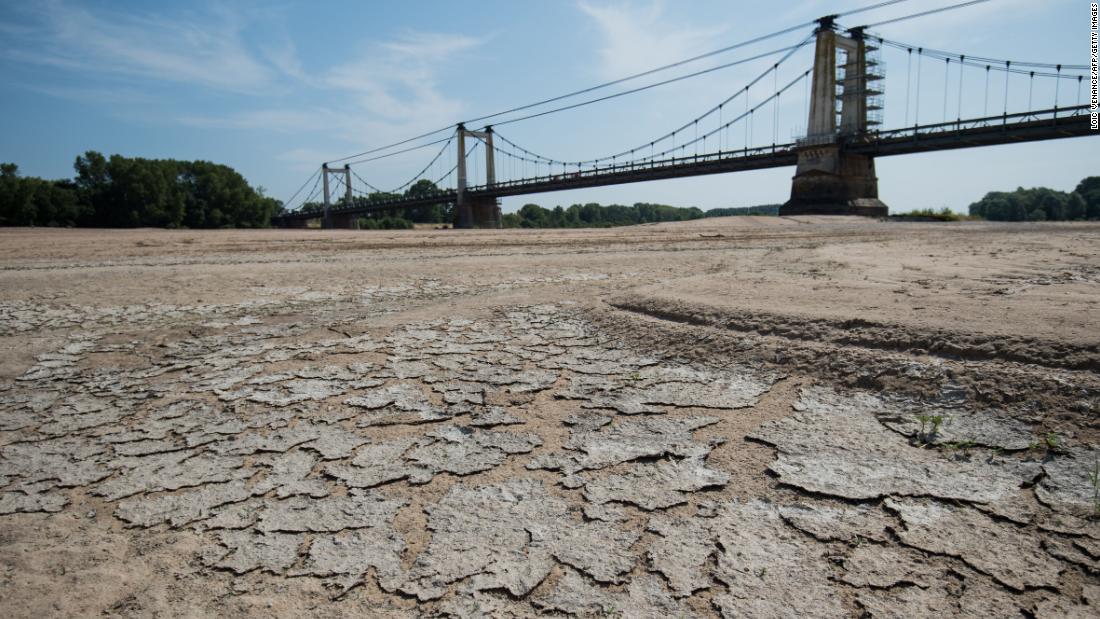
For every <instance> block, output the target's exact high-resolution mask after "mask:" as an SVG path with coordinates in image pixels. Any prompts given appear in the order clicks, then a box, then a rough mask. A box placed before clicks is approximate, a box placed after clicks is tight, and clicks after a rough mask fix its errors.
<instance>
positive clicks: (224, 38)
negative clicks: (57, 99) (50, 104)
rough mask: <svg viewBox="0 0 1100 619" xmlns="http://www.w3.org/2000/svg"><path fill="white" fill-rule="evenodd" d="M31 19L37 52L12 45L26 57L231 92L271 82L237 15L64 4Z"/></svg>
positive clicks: (15, 55)
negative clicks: (94, 8) (185, 14)
mask: <svg viewBox="0 0 1100 619" xmlns="http://www.w3.org/2000/svg"><path fill="white" fill-rule="evenodd" d="M29 10H30V11H31V14H32V17H34V18H36V22H35V28H34V32H33V33H31V34H28V35H24V38H27V39H30V38H34V39H36V40H35V43H37V44H36V45H34V48H35V53H33V54H31V53H26V52H23V53H20V52H19V50H18V48H15V47H14V46H13V49H9V53H7V54H6V55H7V56H8V57H9V58H11V59H16V60H21V61H24V62H37V63H42V64H48V65H52V66H62V67H68V68H78V69H81V70H83V71H85V72H87V74H90V75H108V76H109V75H116V76H127V77H139V78H153V79H156V80H162V81H172V82H182V83H188V84H195V85H200V86H205V87H210V88H216V89H220V90H229V91H237V92H241V91H245V92H247V91H252V90H254V89H257V88H264V87H267V86H269V85H270V84H271V83H272V81H273V80H274V78H275V77H276V72H275V71H274V70H273V69H272V67H271V66H270V65H268V64H266V63H264V62H262V61H260V60H259V59H258V58H256V57H255V55H254V54H253V53H252V52H251V51H250V50H249V49H248V48H247V46H246V45H245V44H244V42H243V40H242V36H241V30H240V27H239V26H237V25H236V20H234V19H228V18H226V16H225V15H224V14H223V13H224V12H223V11H219V12H218V15H216V16H213V17H211V18H208V19H201V18H192V19H185V18H182V17H178V16H175V17H172V18H168V17H164V16H161V15H156V14H132V13H123V12H108V11H96V12H94V13H93V12H92V11H90V10H88V9H85V8H83V7H78V6H72V5H69V4H67V3H62V2H57V1H55V2H45V3H43V4H41V5H40V6H38V7H37V8H34V9H29Z"/></svg>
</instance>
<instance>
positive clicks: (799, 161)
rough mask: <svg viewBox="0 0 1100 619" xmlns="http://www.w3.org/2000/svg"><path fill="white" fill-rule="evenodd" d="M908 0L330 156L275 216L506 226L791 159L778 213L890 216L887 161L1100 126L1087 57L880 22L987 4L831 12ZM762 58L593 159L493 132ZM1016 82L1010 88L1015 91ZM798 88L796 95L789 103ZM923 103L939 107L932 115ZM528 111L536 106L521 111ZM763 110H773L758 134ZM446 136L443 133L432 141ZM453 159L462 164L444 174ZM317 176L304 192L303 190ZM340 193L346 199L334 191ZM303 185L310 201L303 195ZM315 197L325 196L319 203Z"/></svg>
mask: <svg viewBox="0 0 1100 619" xmlns="http://www.w3.org/2000/svg"><path fill="white" fill-rule="evenodd" d="M903 1H905V0H892V1H889V2H881V3H878V4H876V5H874V6H870V7H864V8H861V9H856V10H853V11H849V12H848V13H843V14H839V15H829V16H825V17H822V18H820V19H817V20H815V21H814V22H811V23H809V24H803V25H800V26H795V27H792V28H788V29H785V30H783V31H780V32H778V33H772V34H769V35H764V36H762V37H757V38H755V39H752V40H750V41H746V42H742V43H739V44H736V45H733V46H730V47H727V48H724V49H722V50H717V51H715V52H711V53H708V54H704V55H702V56H697V57H695V58H690V59H686V60H683V61H679V62H676V63H673V64H671V65H666V66H665V67H658V68H656V69H652V70H650V71H646V72H643V73H640V74H637V75H633V76H629V77H627V78H623V79H620V80H616V81H614V82H609V83H607V84H602V85H599V86H596V87H593V88H588V89H584V90H581V91H577V92H574V93H568V94H566V95H562V96H559V97H554V98H551V99H547V100H544V101H540V102H537V103H534V104H529V105H525V106H521V107H518V108H513V109H511V110H506V111H504V112H498V113H496V114H491V115H488V116H483V117H481V118H478V119H474V120H473V121H465V122H461V123H458V124H457V125H455V126H453V127H449V128H445V129H442V130H437V131H436V132H432V133H429V134H425V135H422V136H418V137H415V138H410V139H409V140H404V141H402V142H398V143H396V144H391V145H389V146H386V147H380V148H377V149H371V150H369V151H366V152H364V153H359V154H358V155H355V156H352V157H346V158H344V159H342V160H336V161H333V162H327V163H325V164H323V165H322V166H321V168H320V169H319V170H317V171H316V172H315V173H314V174H313V175H312V176H311V177H310V178H309V179H308V180H307V181H306V183H304V184H303V185H302V187H301V188H300V189H299V190H298V192H297V193H296V194H295V196H294V197H292V198H291V200H289V201H288V203H287V207H288V210H287V211H286V212H285V213H284V214H283V215H281V216H279V217H277V218H275V220H274V221H273V223H274V224H275V225H277V226H281V227H307V226H308V225H310V222H314V221H317V220H320V222H321V225H322V227H324V228H356V227H357V222H358V220H359V218H360V217H363V216H367V215H369V214H372V213H387V212H400V211H404V210H406V209H413V208H421V207H425V206H430V205H437V204H445V205H450V206H451V207H453V213H454V225H455V227H460V228H499V227H500V226H501V211H500V199H501V198H503V197H506V196H515V195H523V194H534V193H544V192H553V191H564V190H571V189H582V188H590V187H599V186H606V185H617V184H624V183H636V182H643V181H654V180H661V179H671V178H684V177H692V176H701V175H708V174H724V173H732V172H742V171H748V170H760V169H767V168H780V167H789V166H794V167H795V174H794V177H793V179H792V184H791V194H790V199H789V200H788V201H787V203H786V204H784V205H783V206H782V208H781V209H780V214H781V215H799V214H854V215H866V216H884V215H886V214H887V207H886V205H885V204H884V203H883V202H882V201H881V200H879V194H878V179H877V177H876V175H875V159H876V158H878V157H887V156H896V155H906V154H912V153H920V152H929V151H939V150H949V149H960V148H973V147H981V146H993V145H999V144H1014V143H1021V142H1030V141H1038V140H1052V139H1061V138H1070V137H1080V136H1087V135H1097V134H1098V133H1097V131H1096V130H1095V129H1094V128H1093V126H1094V123H1095V113H1096V108H1095V107H1093V105H1094V104H1095V102H1094V101H1091V100H1090V101H1089V102H1087V103H1082V99H1081V97H1082V88H1083V82H1084V81H1085V80H1086V76H1087V74H1088V70H1089V67H1088V66H1086V65H1074V64H1056V63H1038V62H1023V61H1013V60H1002V59H994V58H987V57H983V56H977V55H970V54H964V53H957V52H947V51H942V50H937V49H930V48H927V47H923V46H919V45H914V44H911V43H904V42H900V41H895V40H893V39H891V38H888V37H885V36H883V35H880V34H878V33H877V32H876V31H875V30H874V28H877V27H881V26H885V25H888V24H890V23H895V22H898V21H902V20H905V19H913V18H919V17H923V16H926V15H930V14H933V13H936V12H941V11H945V10H953V9H956V8H961V7H964V6H969V5H972V4H977V3H980V2H982V1H988V0H974V1H971V2H963V3H959V4H955V5H950V6H947V7H942V8H940V9H933V10H929V11H923V12H920V13H914V14H911V15H908V16H904V17H900V18H895V19H891V20H886V21H882V22H878V23H875V24H869V25H865V26H858V27H851V28H845V27H844V26H842V25H841V24H840V23H839V21H838V20H839V19H841V18H842V17H844V16H847V15H850V14H854V13H858V12H862V11H865V10H871V9H875V8H879V7H882V6H886V5H890V4H897V3H900V2H903ZM803 29H805V30H809V33H808V34H805V36H804V38H802V39H801V40H799V41H797V42H795V43H794V44H792V45H786V46H783V47H780V48H777V49H775V50H771V51H768V52H764V53H760V54H754V55H752V56H749V57H747V58H741V59H738V60H735V61H730V62H725V63H723V64H720V65H717V66H714V67H710V68H707V69H703V70H699V71H694V72H691V73H687V74H684V75H678V76H675V77H672V78H668V79H665V80H661V81H658V82H654V83H650V84H646V85H644V86H640V87H637V88H632V89H628V90H623V91H619V92H616V93H613V94H610V95H605V96H601V97H596V98H592V99H587V100H584V101H581V102H576V103H571V104H568V105H561V106H558V107H556V108H550V109H540V108H545V106H546V105H548V104H552V103H557V102H559V101H564V100H566V99H568V98H572V97H575V96H578V95H583V94H587V93H589V92H592V91H594V90H597V89H599V88H604V87H607V86H612V85H617V84H620V83H623V82H626V81H629V80H633V79H637V78H641V77H647V76H649V75H653V74H656V73H657V72H660V71H665V70H669V69H674V68H677V67H679V66H684V65H686V64H688V63H691V62H695V61H698V60H700V59H703V58H706V57H710V56H713V55H717V54H719V53H726V52H728V51H731V50H733V49H737V48H742V47H745V46H748V45H751V44H758V43H760V42H761V41H764V40H768V39H771V38H774V37H777V36H782V35H789V34H799V32H800V31H802V32H803V33H804V32H805V31H804V30H803ZM808 49H812V51H813V61H812V65H811V66H809V67H808V68H804V69H799V68H798V67H793V68H792V67H791V66H790V65H791V63H792V62H791V61H792V58H796V57H797V54H798V52H800V51H801V50H808ZM887 54H892V55H893V56H895V57H897V58H896V59H892V60H891V64H892V66H897V65H900V64H902V63H903V64H904V66H905V70H904V72H896V73H894V74H892V80H893V81H897V80H898V79H899V78H900V77H904V78H905V84H904V85H903V86H901V89H903V90H904V110H905V112H904V116H903V117H902V118H903V120H902V122H900V123H898V126H896V127H886V126H884V117H885V115H884V113H883V111H884V102H885V94H886V83H887V79H886V71H885V67H886V61H885V60H884V56H885V55H887ZM765 61H766V62H767V63H768V64H767V66H766V68H765V69H764V70H763V71H762V72H760V73H759V74H758V75H756V77H754V78H753V79H752V80H750V81H748V82H747V83H746V84H744V85H743V86H740V87H739V88H737V89H736V90H733V91H732V94H730V95H729V96H728V97H726V98H724V99H723V100H721V101H719V102H717V103H716V104H714V105H713V106H711V107H709V108H708V109H707V110H705V111H704V112H703V113H701V114H699V115H698V116H696V117H694V118H691V119H689V120H687V121H686V122H682V123H679V124H677V125H676V128H674V129H672V130H670V131H667V132H665V133H663V134H662V135H660V136H657V137H653V138H650V139H648V140H645V141H642V142H639V143H636V144H634V145H633V146H632V147H630V148H625V149H618V150H616V151H615V152H612V153H610V154H606V155H601V156H599V157H596V158H589V159H586V160H581V161H576V160H573V161H569V160H565V159H561V158H553V157H548V156H545V155H543V154H538V153H537V152H536V151H535V150H533V149H530V148H527V147H526V146H521V145H520V144H517V143H516V142H514V141H512V140H509V139H508V138H507V137H506V136H505V134H503V133H501V131H500V128H501V127H502V126H505V125H510V124H513V123H518V122H521V121H531V120H534V119H537V118H540V117H543V116H546V115H548V114H552V113H558V112H563V111H567V110H573V109H577V108H579V107H583V106H586V105H590V104H593V103H600V102H604V101H608V100H611V99H616V98H619V97H622V96H627V95H633V94H636V93H639V92H643V91H646V90H649V89H652V88H656V87H660V86H664V85H667V84H671V83H675V82H679V81H682V80H685V79H690V78H693V77H697V76H699V75H702V74H706V73H710V72H714V71H719V70H722V69H726V68H729V67H732V66H737V65H741V64H748V63H752V62H765ZM781 76H782V77H781ZM930 79H942V80H943V81H942V83H943V100H942V105H941V102H940V101H938V100H937V101H933V102H931V104H930V103H929V97H928V96H922V93H923V92H924V90H923V89H922V81H924V83H925V86H927V84H928V80H930ZM893 81H891V83H893ZM769 82H770V84H769ZM1037 84H1038V86H1039V88H1038V93H1037V92H1036V85H1037ZM769 86H770V88H769ZM1023 86H1026V92H1027V97H1026V104H1025V103H1024V100H1025V99H1024V97H1023V96H1022V92H1021V91H1022V87H1023ZM1013 87H1015V89H1016V90H1015V92H1014V93H1013V95H1014V96H1011V97H1010V91H1011V90H1012V88H1013ZM892 88H895V87H893V86H892ZM800 91H801V92H800ZM1073 93H1075V98H1074V97H1073ZM799 94H801V97H799V96H798V95H799ZM1037 95H1038V96H1037ZM754 96H755V101H754V100H753V97H754ZM792 98H793V99H794V100H795V101H796V102H798V103H799V105H793V106H792V105H790V104H789V102H790V101H791V100H792ZM781 101H783V102H787V105H786V106H785V109H794V110H796V112H797V113H799V115H801V116H802V117H803V118H805V125H804V130H803V131H802V132H800V133H801V134H800V135H797V136H793V137H792V139H789V140H783V141H781V140H780V139H779V135H780V126H781V117H780V116H781V115H780V108H781V105H780V103H781ZM1010 102H1011V103H1012V105H1011V106H1010ZM922 105H923V107H924V109H923V110H922V109H921V108H922ZM929 105H933V106H934V109H933V110H932V111H931V112H929ZM935 108H939V109H935ZM998 108H999V109H998ZM1017 108H1018V109H1017ZM521 112H528V113H525V114H522V115H517V114H518V113H521ZM952 112H953V113H952ZM494 118H498V120H497V121H496V122H495V123H492V124H486V125H484V126H483V127H482V128H480V129H477V130H473V129H470V128H468V126H469V125H471V124H472V123H473V122H480V121H485V120H492V119H494ZM761 120H768V121H770V126H769V127H768V129H769V131H767V132H766V133H765V134H764V137H763V139H761V138H760V134H761V132H760V125H761V122H760V121H761ZM441 133H442V134H444V135H443V136H442V137H438V139H431V138H432V137H433V136H437V135H439V134H441ZM754 134H755V135H754ZM440 145H441V146H440ZM433 146H440V148H439V150H438V152H437V153H436V154H435V156H434V157H433V158H432V159H431V160H430V161H429V162H428V164H427V165H426V166H425V167H424V168H423V169H422V170H421V171H420V172H419V173H417V174H416V175H414V176H413V177H412V178H411V179H410V180H409V181H408V182H406V183H404V184H402V185H400V186H398V187H396V188H394V189H392V190H388V191H384V190H382V189H379V188H378V187H377V186H376V185H374V184H371V183H369V182H367V181H366V180H365V179H364V178H363V176H362V175H360V173H359V172H358V171H357V168H360V167H365V166H366V167H369V166H368V164H370V163H371V162H375V161H378V160H380V159H384V158H388V157H392V156H395V155H399V154H404V153H408V152H413V151H416V150H420V149H425V148H430V147H433ZM479 151H480V152H479ZM481 157H484V175H483V176H482V177H480V178H478V179H476V180H474V179H471V174H470V172H471V168H473V169H474V171H475V172H477V173H478V175H479V176H480V169H479V168H480V160H481ZM452 158H453V161H454V164H453V165H451V166H450V167H449V169H446V170H444V168H446V167H447V164H449V163H450V161H451V160H452ZM340 162H344V163H342V165H340ZM311 183H312V189H311V191H310V192H309V193H308V194H306V193H304V189H305V187H306V186H309V185H310V184H311ZM340 190H342V191H340ZM339 193H343V196H342V197H339V198H337V197H336V196H337V195H338V194H339ZM299 194H302V195H303V196H304V197H303V198H302V199H301V200H300V201H297V202H296V199H297V197H298V195H299ZM318 196H319V197H320V201H316V199H317V197H318Z"/></svg>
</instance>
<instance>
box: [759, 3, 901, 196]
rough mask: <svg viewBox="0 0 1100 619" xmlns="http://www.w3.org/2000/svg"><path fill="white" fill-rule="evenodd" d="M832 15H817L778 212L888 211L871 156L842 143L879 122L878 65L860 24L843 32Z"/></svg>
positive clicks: (879, 89)
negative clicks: (803, 104) (809, 75)
mask: <svg viewBox="0 0 1100 619" xmlns="http://www.w3.org/2000/svg"><path fill="white" fill-rule="evenodd" d="M833 20H834V16H828V17H822V18H821V19H819V20H818V27H817V49H816V52H815V56H814V68H813V85H812V90H811V94H810V117H809V120H808V123H807V130H806V137H805V138H803V139H801V140H799V143H798V167H797V168H796V171H795V175H794V178H793V179H792V182H791V199H790V200H788V201H787V203H786V204H784V205H783V206H782V207H780V209H779V214H780V215H864V216H869V217H883V216H886V215H887V213H888V212H889V211H888V209H887V207H886V205H885V204H883V203H882V201H880V200H879V199H878V177H876V176H875V160H874V158H873V157H871V156H869V155H860V154H856V153H851V152H847V151H846V150H845V148H844V147H845V144H846V143H850V142H853V141H856V140H858V139H860V138H861V137H862V136H864V135H866V134H867V132H868V130H869V129H870V128H872V127H874V126H875V125H876V124H877V123H879V122H881V118H880V117H879V114H878V113H879V112H880V111H881V109H882V105H881V100H882V98H881V95H882V77H883V74H882V67H881V65H880V64H879V63H878V61H877V59H876V58H875V56H873V55H869V54H868V52H873V51H876V48H875V47H873V46H872V45H869V44H868V42H867V40H866V38H865V37H864V35H863V31H862V30H861V29H859V28H855V29H852V30H850V31H848V33H847V35H848V36H843V35H840V34H838V33H837V32H836V30H835V24H834V22H833ZM841 59H843V61H841ZM838 74H839V75H838ZM838 102H839V110H838ZM838 116H839V122H838Z"/></svg>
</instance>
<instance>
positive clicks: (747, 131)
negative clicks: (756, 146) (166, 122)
mask: <svg viewBox="0 0 1100 619" xmlns="http://www.w3.org/2000/svg"><path fill="white" fill-rule="evenodd" d="M748 113H749V87H748V86H745V114H746V116H743V117H742V118H744V119H745V153H746V154H748V152H749V117H748V116H747V114H748Z"/></svg>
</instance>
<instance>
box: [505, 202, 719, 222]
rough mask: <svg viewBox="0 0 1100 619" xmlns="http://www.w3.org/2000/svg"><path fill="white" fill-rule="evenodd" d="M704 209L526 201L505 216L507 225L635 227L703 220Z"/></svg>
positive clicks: (663, 205)
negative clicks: (545, 205) (546, 204)
mask: <svg viewBox="0 0 1100 619" xmlns="http://www.w3.org/2000/svg"><path fill="white" fill-rule="evenodd" d="M703 215H704V214H703V211H702V210H700V209H698V208H695V207H694V206H692V207H687V208H684V207H677V206H668V205H666V204H650V203H648V202H636V203H634V204H633V205H631V206H625V205H622V204H609V205H607V206H603V205H601V204H597V203H595V202H589V203H588V204H573V205H572V206H569V207H568V208H565V207H561V206H556V207H554V208H552V209H548V208H543V207H541V206H539V205H538V204H524V205H523V206H522V207H520V209H519V210H518V211H516V212H515V213H508V214H506V215H504V216H503V217H502V223H503V225H504V227H505V228H610V227H613V226H633V225H637V224H646V223H656V222H660V221H686V220H689V219H700V218H701V217H703Z"/></svg>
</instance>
